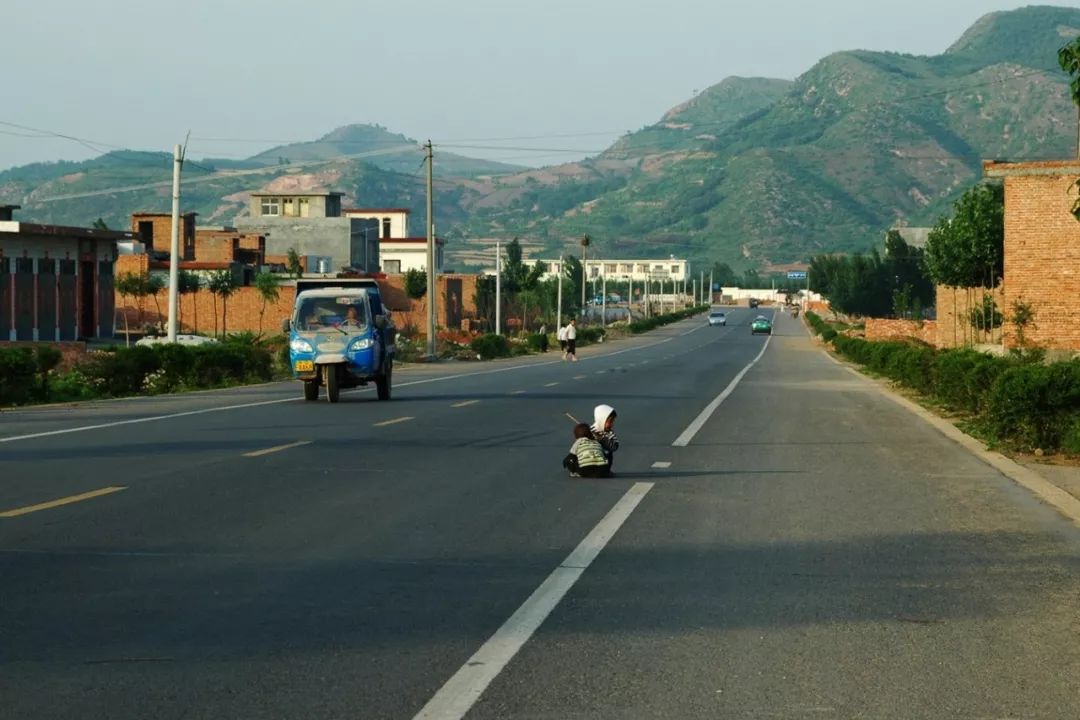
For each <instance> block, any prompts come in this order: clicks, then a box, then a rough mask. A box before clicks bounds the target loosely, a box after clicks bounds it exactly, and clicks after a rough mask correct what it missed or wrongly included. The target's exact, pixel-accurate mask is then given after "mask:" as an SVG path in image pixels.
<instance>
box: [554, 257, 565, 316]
mask: <svg viewBox="0 0 1080 720" xmlns="http://www.w3.org/2000/svg"><path fill="white" fill-rule="evenodd" d="M565 271H566V266H565V264H564V263H563V255H562V253H560V254H559V281H558V288H559V291H558V299H557V300H556V301H555V323H556V329H558V328H561V327H562V276H563V273H564V272H565Z"/></svg>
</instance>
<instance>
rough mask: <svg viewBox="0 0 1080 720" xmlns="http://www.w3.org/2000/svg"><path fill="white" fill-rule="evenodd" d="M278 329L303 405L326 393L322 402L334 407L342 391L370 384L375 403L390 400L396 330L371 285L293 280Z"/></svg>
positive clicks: (376, 289) (374, 287)
mask: <svg viewBox="0 0 1080 720" xmlns="http://www.w3.org/2000/svg"><path fill="white" fill-rule="evenodd" d="M282 329H283V330H284V331H285V332H287V333H288V335H289V367H290V368H291V369H292V374H293V377H294V378H295V379H296V380H299V381H300V382H302V383H303V385H304V399H306V400H318V398H319V388H320V387H325V388H326V399H327V400H329V401H330V402H332V403H336V402H337V401H338V399H339V398H340V393H341V390H342V388H352V387H357V386H362V385H367V384H368V383H369V382H374V383H375V387H376V390H377V394H378V398H379V400H389V399H390V392H391V383H392V378H393V366H394V350H395V348H394V342H395V328H394V326H393V322H392V321H391V319H390V316H389V315H388V314H387V312H386V310H385V309H384V307H383V304H382V298H381V296H380V294H379V286H378V284H376V283H375V281H374V280H367V279H362V280H341V279H325V280H298V281H297V286H296V301H295V303H294V305H293V311H292V314H291V316H290V317H288V318H286V319H285V321H284V322H283V323H282Z"/></svg>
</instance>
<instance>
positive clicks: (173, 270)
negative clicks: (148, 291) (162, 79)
mask: <svg viewBox="0 0 1080 720" xmlns="http://www.w3.org/2000/svg"><path fill="white" fill-rule="evenodd" d="M183 166H184V149H183V148H182V147H181V146H180V145H177V146H176V147H174V148H173V172H172V236H171V238H170V242H169V331H168V332H169V342H171V343H174V342H176V325H177V320H178V318H179V314H178V312H177V310H178V308H177V304H178V301H179V295H180V293H179V290H180V288H179V285H180V169H181V168H182V167H183Z"/></svg>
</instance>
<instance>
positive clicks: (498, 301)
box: [495, 240, 502, 335]
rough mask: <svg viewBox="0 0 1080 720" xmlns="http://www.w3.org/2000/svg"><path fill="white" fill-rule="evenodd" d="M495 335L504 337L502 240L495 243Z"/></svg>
mask: <svg viewBox="0 0 1080 720" xmlns="http://www.w3.org/2000/svg"><path fill="white" fill-rule="evenodd" d="M495 334H496V335H502V240H496V241H495Z"/></svg>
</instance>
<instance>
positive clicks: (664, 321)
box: [630, 305, 709, 334]
mask: <svg viewBox="0 0 1080 720" xmlns="http://www.w3.org/2000/svg"><path fill="white" fill-rule="evenodd" d="M708 309H709V306H708V305H695V306H693V307H688V308H686V309H685V310H676V311H675V312H671V313H664V314H663V315H653V316H652V317H648V318H641V319H640V320H634V321H632V322H631V323H630V332H632V333H635V334H637V333H643V332H648V331H650V330H655V329H656V328H658V327H661V326H663V325H670V324H671V323H673V322H678V321H680V320H685V319H686V318H689V317H693V316H694V315H699V314H701V313H703V312H705V311H706V310H708Z"/></svg>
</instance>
